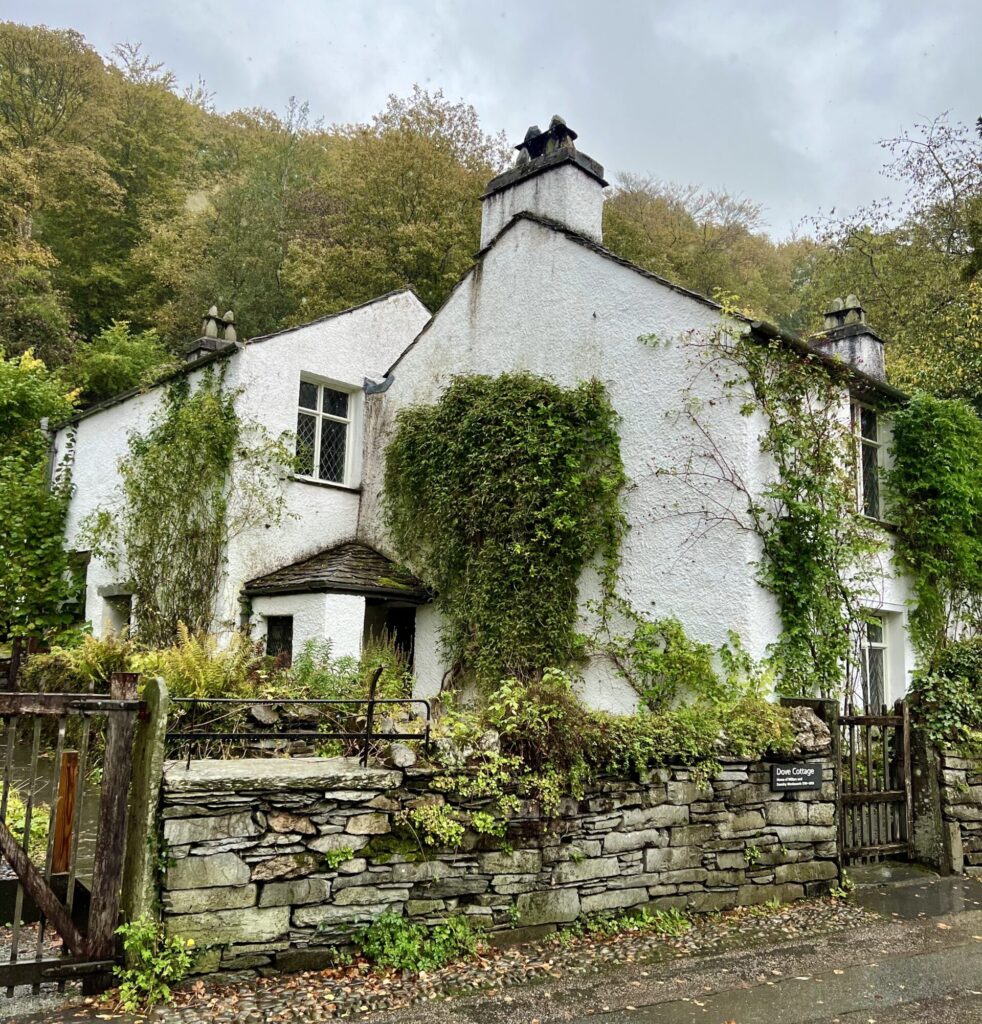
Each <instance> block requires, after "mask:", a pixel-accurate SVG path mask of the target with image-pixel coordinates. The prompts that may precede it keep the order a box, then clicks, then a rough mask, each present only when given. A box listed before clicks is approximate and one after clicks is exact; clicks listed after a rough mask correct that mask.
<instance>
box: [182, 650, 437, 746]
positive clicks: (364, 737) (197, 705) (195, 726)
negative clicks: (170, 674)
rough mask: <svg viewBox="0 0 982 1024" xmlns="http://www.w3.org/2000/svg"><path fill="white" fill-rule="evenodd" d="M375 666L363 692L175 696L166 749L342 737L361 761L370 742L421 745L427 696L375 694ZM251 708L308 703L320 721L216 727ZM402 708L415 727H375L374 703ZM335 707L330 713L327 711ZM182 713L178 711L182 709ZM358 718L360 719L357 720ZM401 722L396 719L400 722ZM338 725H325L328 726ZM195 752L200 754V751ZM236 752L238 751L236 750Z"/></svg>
mask: <svg viewBox="0 0 982 1024" xmlns="http://www.w3.org/2000/svg"><path fill="white" fill-rule="evenodd" d="M380 675H381V670H378V671H377V672H376V673H375V675H374V676H373V678H372V680H371V683H370V684H369V689H368V696H367V697H352V698H342V699H335V698H296V699H294V698H292V697H269V698H260V699H254V698H240V697H176V698H173V699H172V700H171V704H172V706H173V708H174V711H175V712H177V713H178V715H177V716H176V717H177V723H176V724H177V726H178V728H176V729H172V730H170V729H169V730H168V731H167V747H168V750H169V751H180V750H182V749H183V748H185V747H186V756H187V761H188V762H189V763H190V761H191V756H192V753H193V752H194V751H195V748H197V749H198V750H199V751H202V750H204V751H206V753H207V752H215V751H216V750H218V751H221V752H222V753H223V754H224V756H230V755H229V751H230V749H235V748H236V747H240V748H246V747H248V746H249V745H250V744H251V745H256V744H258V743H259V742H260V741H264V740H308V741H311V742H323V741H328V740H343V741H346V742H348V743H349V744H352V745H354V746H355V749H356V752H357V753H358V755H359V757H360V758H361V763H362V764H363V765H367V764H368V758H369V756H370V754H371V751H372V748H373V745H375V744H378V743H381V742H390V741H393V740H421V741H422V743H423V746H424V749H426V750H429V745H430V702H429V701H428V700H422V699H415V698H403V697H376V696H375V692H376V687H377V685H378V680H379V676H380ZM256 707H275V708H286V709H289V710H290V711H291V712H292V713H293V715H294V717H296V709H297V708H308V707H309V708H310V709H311V710H312V711H317V712H320V713H321V714H322V715H323V718H324V721H322V722H321V723H319V725H318V728H316V729H291V728H288V727H287V728H277V727H276V726H275V725H269V726H267V725H261V724H260V725H257V727H255V728H253V729H249V730H246V729H244V728H242V726H241V724H239V727H238V728H232V729H221V728H220V726H221V725H222V724H225V723H228V722H230V721H231V722H235V723H237V724H238V723H241V722H242V720H243V718H244V713H247V712H248V711H249V710H250V709H253V708H256ZM397 707H401V708H403V709H408V710H409V711H410V712H415V713H412V714H410V716H409V722H410V723H412V722H414V721H417V722H420V727H419V729H418V730H417V731H414V732H409V731H405V730H403V729H400V728H398V727H397V728H396V729H394V730H393V729H383V730H379V729H378V728H377V727H376V711H377V710H379V709H380V708H397ZM332 711H336V714H333V715H332V714H331V712H332ZM182 712H183V713H182ZM362 723H363V724H362ZM401 724H403V723H400V725H401ZM332 725H334V726H338V727H337V728H331V726H332ZM199 756H204V755H200V754H199ZM240 756H241V755H240Z"/></svg>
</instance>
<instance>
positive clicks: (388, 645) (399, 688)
mask: <svg viewBox="0 0 982 1024" xmlns="http://www.w3.org/2000/svg"><path fill="white" fill-rule="evenodd" d="M332 650H333V644H332V643H331V641H330V640H309V641H308V642H307V643H306V644H304V647H303V650H302V651H301V652H300V654H298V655H297V656H296V657H295V658H294V659H293V665H292V667H291V668H289V669H287V670H286V671H285V672H283V673H282V675H281V676H280V677H279V679H278V684H277V688H278V689H281V690H283V691H284V692H287V693H290V694H292V696H294V697H314V698H322V699H328V700H345V699H347V698H358V699H360V698H364V697H367V695H368V684H369V681H370V680H371V678H372V676H373V675H374V674H375V672H376V670H377V669H379V668H381V669H382V674H381V676H379V680H378V684H377V685H376V688H375V695H376V696H377V697H380V698H385V699H390V700H398V699H400V698H406V697H409V696H410V694H411V693H412V688H413V675H412V670H411V669H410V667H409V661H408V659H407V657H406V655H405V653H404V652H403V651H401V650H399V649H398V648H397V647H396V645H395V643H394V642H393V641H392V639H391V638H388V637H379V638H374V639H373V640H372V641H371V642H370V643H368V644H366V645H365V649H364V650H363V651H362V653H361V657H360V658H354V657H352V656H351V655H344V656H342V657H340V658H335V657H334V656H333V654H332Z"/></svg>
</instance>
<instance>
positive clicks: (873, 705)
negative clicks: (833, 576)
mask: <svg viewBox="0 0 982 1024" xmlns="http://www.w3.org/2000/svg"><path fill="white" fill-rule="evenodd" d="M862 670H863V703H864V704H865V706H866V707H867V709H869V710H870V711H871V712H872V713H874V714H877V713H879V711H880V709H881V708H882V707H883V705H884V703H885V702H886V696H885V695H886V675H887V645H886V633H885V631H884V628H883V616H882V615H871V616H870V617H869V619H868V621H867V622H865V623H863V645H862Z"/></svg>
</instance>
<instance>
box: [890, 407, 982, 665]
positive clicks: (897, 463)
mask: <svg viewBox="0 0 982 1024" xmlns="http://www.w3.org/2000/svg"><path fill="white" fill-rule="evenodd" d="M980 454H982V421H980V419H979V417H978V415H977V414H976V413H975V411H974V410H973V409H972V408H971V406H969V405H968V404H967V403H965V402H962V401H958V400H954V399H939V398H934V397H932V396H930V395H925V394H919V395H916V396H915V397H914V398H913V399H912V400H911V401H910V402H909V403H908V404H907V405H905V406H904V407H903V408H901V409H898V410H897V412H896V414H895V417H894V426H893V447H892V457H893V467H892V468H891V469H890V470H889V472H888V473H887V485H888V499H889V509H890V517H891V519H892V520H893V521H894V522H895V523H896V524H897V526H898V535H897V544H896V551H897V556H898V558H899V559H900V562H901V564H902V566H903V567H904V569H905V570H906V571H907V572H908V573H909V574H910V576H911V578H912V580H913V583H914V592H915V596H916V599H917V600H916V604H915V606H914V607H913V608H912V609H911V613H910V626H911V635H912V638H913V640H914V643H915V644H916V646H917V648H918V652H919V654H920V655H921V661H922V663H923V665H924V667H925V668H926V669H927V671H929V672H930V671H933V670H934V668H935V667H936V666H937V664H938V661H939V659H940V658H941V657H942V655H943V653H944V651H945V648H946V647H947V646H948V645H949V644H950V643H951V641H952V640H953V639H954V638H955V637H956V636H957V635H958V634H959V632H964V631H965V630H972V629H974V630H975V631H978V630H979V629H980V628H982V461H980Z"/></svg>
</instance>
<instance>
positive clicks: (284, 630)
mask: <svg viewBox="0 0 982 1024" xmlns="http://www.w3.org/2000/svg"><path fill="white" fill-rule="evenodd" d="M266 653H267V654H268V655H269V656H270V657H271V658H279V659H280V661H282V662H283V663H284V664H285V665H287V666H289V665H290V664H292V662H293V616H292V615H267V616H266Z"/></svg>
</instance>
